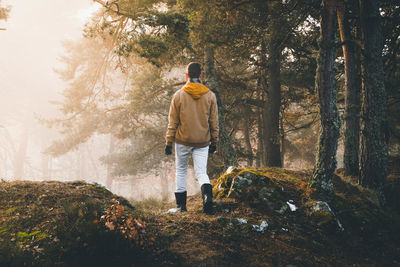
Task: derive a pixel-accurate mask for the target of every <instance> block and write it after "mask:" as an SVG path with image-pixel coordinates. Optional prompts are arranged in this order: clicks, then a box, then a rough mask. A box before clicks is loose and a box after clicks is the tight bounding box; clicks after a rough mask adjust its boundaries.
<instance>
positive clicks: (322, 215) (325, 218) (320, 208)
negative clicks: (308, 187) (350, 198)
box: [305, 201, 344, 231]
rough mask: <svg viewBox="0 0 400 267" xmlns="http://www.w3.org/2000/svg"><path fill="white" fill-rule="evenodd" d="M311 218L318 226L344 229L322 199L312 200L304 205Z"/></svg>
mask: <svg viewBox="0 0 400 267" xmlns="http://www.w3.org/2000/svg"><path fill="white" fill-rule="evenodd" d="M305 206H306V207H307V209H308V215H309V216H310V218H311V220H312V221H313V222H314V223H316V224H317V225H319V226H324V227H327V228H333V229H338V230H340V231H344V228H343V226H342V224H341V223H340V222H339V220H338V219H337V218H336V216H335V214H334V213H333V211H332V209H331V208H330V207H329V205H328V203H326V202H324V201H312V202H310V203H307V204H306V205H305Z"/></svg>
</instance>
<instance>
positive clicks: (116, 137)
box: [0, 0, 400, 197]
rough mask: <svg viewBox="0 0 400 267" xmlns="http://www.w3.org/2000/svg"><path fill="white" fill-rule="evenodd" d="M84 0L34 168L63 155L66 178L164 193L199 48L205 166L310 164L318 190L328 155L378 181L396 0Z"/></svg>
mask: <svg viewBox="0 0 400 267" xmlns="http://www.w3.org/2000/svg"><path fill="white" fill-rule="evenodd" d="M94 2H97V3H98V4H99V5H100V6H101V7H102V8H101V9H100V10H99V11H98V12H97V13H96V14H94V15H93V16H92V18H91V20H90V22H89V23H88V24H87V25H86V27H85V30H84V36H83V38H82V39H81V40H79V41H72V42H66V43H65V54H64V55H63V56H62V58H61V60H62V62H63V65H64V67H63V68H62V69H58V70H57V73H58V74H59V75H60V77H61V79H63V80H64V81H66V82H67V83H68V84H69V87H68V88H66V89H65V90H64V92H63V97H64V99H63V100H62V101H61V102H59V103H57V104H56V105H55V107H54V108H58V110H59V111H60V112H61V114H60V115H59V116H55V117H52V116H50V115H49V116H46V117H42V118H40V122H41V123H42V125H45V126H48V127H53V129H57V130H58V131H59V132H60V133H61V138H58V139H56V140H55V141H52V142H51V143H48V144H47V147H46V149H44V153H45V154H43V163H42V170H38V172H41V173H42V177H43V179H56V178H57V176H58V174H57V168H65V167H66V166H67V165H68V164H70V167H67V169H68V171H70V172H75V173H74V174H69V175H66V177H68V179H89V180H90V181H96V182H99V183H102V184H104V185H106V186H107V187H108V188H110V189H112V190H113V191H116V192H117V191H118V192H125V191H126V193H124V194H125V195H126V196H127V197H129V193H127V192H128V191H129V192H130V193H131V194H133V195H134V194H136V193H137V192H138V191H137V190H142V189H139V188H146V187H147V188H152V187H153V188H154V190H153V192H154V194H155V195H157V196H167V195H168V193H166V192H171V191H172V190H173V185H172V184H173V183H174V182H173V180H174V179H173V175H174V167H173V165H174V164H173V160H174V159H173V158H172V157H166V156H165V155H164V153H163V148H164V145H165V139H164V136H165V131H166V126H167V120H168V118H167V117H168V110H169V104H170V100H171V97H172V95H173V94H174V92H175V91H176V90H178V89H179V88H180V86H182V85H177V84H179V83H181V82H184V81H185V76H184V74H185V66H186V65H187V64H188V63H189V62H191V61H198V62H201V63H202V65H203V72H204V82H205V83H206V85H207V86H208V87H210V89H211V90H213V91H214V92H215V93H216V95H217V98H218V103H219V118H220V129H221V133H220V144H219V146H218V150H217V154H216V155H213V156H211V157H210V159H209V166H210V168H209V173H210V176H211V177H215V176H217V175H219V174H221V173H222V172H223V171H224V170H225V169H226V168H227V167H228V166H230V165H242V166H246V167H264V166H276V167H285V168H295V169H310V168H315V170H314V176H313V179H314V186H316V187H318V188H319V189H321V190H324V191H326V192H327V195H329V194H331V193H332V190H333V189H332V175H333V172H334V170H335V169H336V168H337V165H338V164H339V167H343V168H344V169H345V172H346V173H347V174H350V175H354V176H358V175H359V177H360V178H359V182H360V183H361V184H362V185H364V186H367V187H370V188H373V189H375V190H377V191H378V192H380V191H381V190H382V185H383V184H384V181H385V179H386V175H387V167H386V165H387V162H388V156H389V157H391V158H392V159H393V158H398V157H400V150H399V143H400V117H399V116H398V112H399V111H400V110H399V106H400V105H399V101H400V91H399V90H400V89H399V87H400V69H399V51H400V50H399V38H400V37H399V36H400V14H399V13H400V7H399V5H398V3H397V2H396V1H394V0H392V1H390V0H384V1H380V2H377V1H372V0H369V1H367V0H361V1H360V2H357V1H346V2H344V1H339V0H337V1H336V0H323V1H322V2H321V1H301V0H287V1H225V0H223V1H193V0H178V1H151V0H146V1H127V0H120V1H112V2H111V1H108V2H106V1H101V0H95V1H94ZM321 3H322V5H321ZM0 14H3V13H0ZM2 138H7V137H3V136H2ZM23 138H24V137H22V139H21V140H23ZM45 139H46V138H45ZM50 139H52V138H47V139H46V141H50ZM24 144H25V143H24V141H21V142H20V144H19V147H20V148H19V149H15V148H14V149H11V148H9V147H4V146H3V147H2V148H1V149H2V150H0V153H2V154H1V155H2V157H3V160H2V162H5V163H4V164H5V165H3V167H2V172H3V173H0V174H1V175H3V174H4V173H9V172H10V170H9V169H10V166H11V162H12V166H14V173H13V174H14V177H17V178H19V177H27V175H26V174H25V175H23V174H19V173H21V170H18V166H20V165H21V158H24V156H23V154H24V146H26V145H24ZM25 150H26V148H25ZM10 151H12V153H11V152H10ZM388 151H390V153H389V154H388ZM13 155H14V156H13ZM23 162H24V163H22V165H24V164H28V163H29V160H27V159H25V160H23ZM7 164H8V165H7ZM18 164H19V165H18ZM7 168H8V169H7ZM19 168H20V169H21V167H19ZM24 168H25V170H26V169H27V167H26V166H25V167H23V166H22V169H24ZM60 176H61V174H60ZM166 177H169V179H166ZM145 181H147V182H145ZM155 184H157V185H155ZM127 188H129V189H127ZM124 190H125V191H124ZM135 192H136V193H135ZM146 192H147V191H146Z"/></svg>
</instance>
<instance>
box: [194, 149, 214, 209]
mask: <svg viewBox="0 0 400 267" xmlns="http://www.w3.org/2000/svg"><path fill="white" fill-rule="evenodd" d="M207 160H208V146H206V147H202V148H194V149H193V164H194V172H195V174H196V177H197V180H198V181H199V184H200V186H201V194H202V197H203V212H205V213H212V204H213V201H212V186H211V184H210V178H209V177H208V175H207Z"/></svg>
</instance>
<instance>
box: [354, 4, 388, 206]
mask: <svg viewBox="0 0 400 267" xmlns="http://www.w3.org/2000/svg"><path fill="white" fill-rule="evenodd" d="M360 12H361V16H360V17H361V32H362V43H363V46H364V56H363V57H362V78H363V86H362V98H361V101H362V104H361V140H360V180H359V183H360V184H361V185H363V186H365V187H368V188H371V189H373V190H376V192H377V193H378V196H379V197H380V200H381V202H382V203H383V202H384V195H383V187H384V184H385V181H386V175H387V161H388V145H387V136H388V135H387V99H386V91H385V86H384V80H383V79H384V74H383V63H382V47H383V46H382V36H381V27H380V19H379V16H380V15H379V2H378V1H376V0H360Z"/></svg>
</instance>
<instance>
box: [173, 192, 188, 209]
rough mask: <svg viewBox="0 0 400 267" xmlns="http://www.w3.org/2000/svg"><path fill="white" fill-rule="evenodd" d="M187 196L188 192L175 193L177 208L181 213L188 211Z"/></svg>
mask: <svg viewBox="0 0 400 267" xmlns="http://www.w3.org/2000/svg"><path fill="white" fill-rule="evenodd" d="M186 194H187V192H186V191H185V192H175V199H176V207H177V208H178V209H180V211H181V212H183V211H187V210H186Z"/></svg>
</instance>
